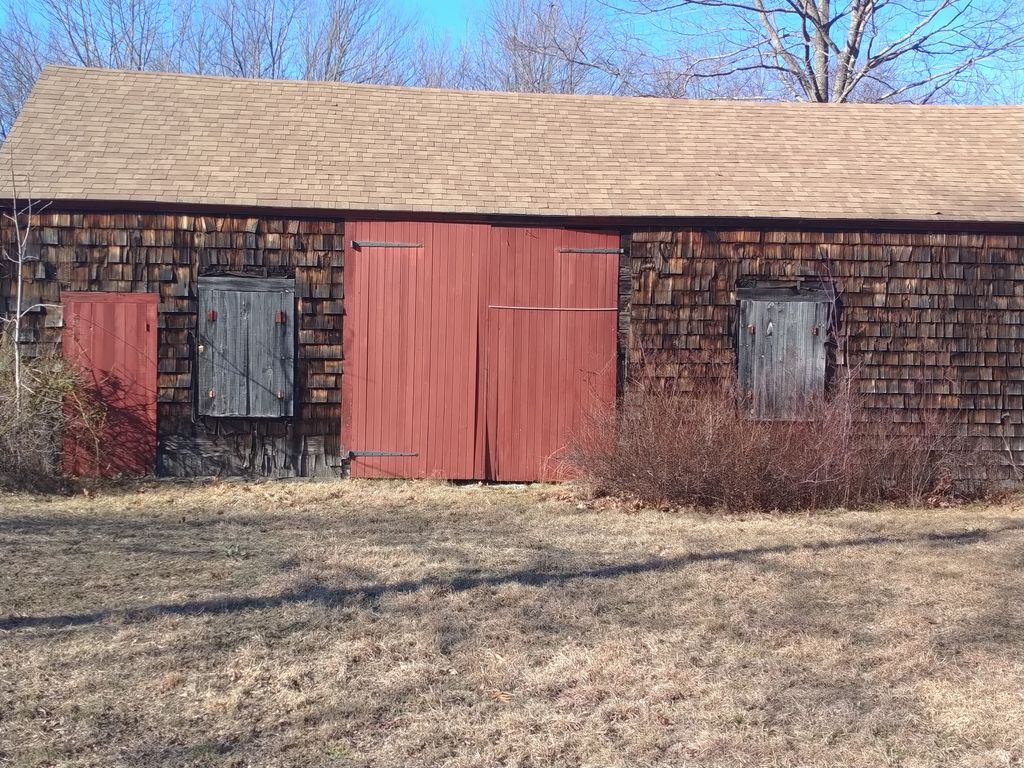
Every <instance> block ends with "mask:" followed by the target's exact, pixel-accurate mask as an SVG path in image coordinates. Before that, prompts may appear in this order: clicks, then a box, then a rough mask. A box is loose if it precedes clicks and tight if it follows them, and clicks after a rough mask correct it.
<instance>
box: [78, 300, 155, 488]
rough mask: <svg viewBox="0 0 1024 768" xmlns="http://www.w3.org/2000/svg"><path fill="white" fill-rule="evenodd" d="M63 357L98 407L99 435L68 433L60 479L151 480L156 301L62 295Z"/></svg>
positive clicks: (84, 432) (153, 452) (153, 439)
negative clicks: (125, 477)
mask: <svg viewBox="0 0 1024 768" xmlns="http://www.w3.org/2000/svg"><path fill="white" fill-rule="evenodd" d="M61 299H62V303H63V305H64V329H63V332H62V347H63V353H64V357H65V358H66V359H67V360H68V362H69V363H71V364H72V365H73V366H75V367H77V368H78V369H79V370H80V371H81V373H82V376H83V379H84V381H85V382H86V384H87V386H88V389H89V390H90V393H89V394H90V396H91V397H92V398H93V399H94V400H95V401H96V402H97V403H98V404H99V405H101V406H102V409H103V411H104V413H105V418H104V421H103V424H102V426H101V428H100V429H99V430H98V431H97V432H93V431H92V430H81V429H79V430H69V432H68V433H67V434H66V435H65V442H64V471H65V473H66V474H69V475H74V476H84V477H112V476H116V475H121V474H126V475H148V474H152V472H153V469H154V464H155V460H156V394H157V390H156V373H157V365H156V357H157V344H156V327H157V311H156V309H157V301H158V298H157V295H156V294H151V293H98V292H97V293H70V292H69V293H64V294H63V295H62V297H61Z"/></svg>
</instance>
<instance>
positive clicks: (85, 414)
mask: <svg viewBox="0 0 1024 768" xmlns="http://www.w3.org/2000/svg"><path fill="white" fill-rule="evenodd" d="M20 390H21V391H20V397H19V396H18V387H16V386H15V376H14V355H13V349H12V342H11V340H10V338H9V337H8V336H3V337H0V486H2V487H6V488H24V489H33V490H48V489H54V488H56V487H59V486H61V485H62V484H63V482H64V481H63V478H62V474H61V456H62V446H63V438H64V436H65V434H69V433H71V434H73V435H74V438H75V439H76V440H78V441H79V442H80V443H84V444H86V445H88V444H89V442H90V440H92V441H93V442H95V437H96V436H97V435H98V434H99V432H100V431H101V429H102V424H103V420H104V417H105V415H104V412H103V409H102V408H101V407H99V406H98V405H97V404H96V399H95V397H93V396H92V394H91V390H90V388H89V386H88V385H87V383H86V382H85V381H84V380H83V379H82V377H81V375H80V374H79V373H78V372H77V371H75V370H74V369H73V368H72V367H71V366H69V365H68V364H67V363H66V362H65V361H64V360H63V358H61V357H60V356H59V355H57V354H56V353H54V354H47V355H42V356H39V357H33V358H23V359H22V366H21V387H20ZM97 447H98V444H97Z"/></svg>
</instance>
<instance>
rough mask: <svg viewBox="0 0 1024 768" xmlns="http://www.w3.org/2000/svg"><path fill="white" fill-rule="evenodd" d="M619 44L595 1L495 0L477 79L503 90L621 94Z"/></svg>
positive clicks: (480, 56)
mask: <svg viewBox="0 0 1024 768" xmlns="http://www.w3.org/2000/svg"><path fill="white" fill-rule="evenodd" d="M617 42H618V41H617V40H616V36H615V34H614V32H613V24H612V22H611V20H610V18H609V17H608V15H607V13H605V9H604V8H603V7H602V6H599V5H597V4H596V3H595V2H591V0H562V1H559V0H492V3H491V6H490V8H489V10H488V15H487V20H486V25H485V28H484V31H483V34H482V36H481V39H480V41H479V49H478V63H477V71H478V74H477V80H478V82H479V85H480V86H481V87H484V88H488V89H493V90H502V91H528V92H544V93H618V92H621V91H623V90H624V83H625V81H626V79H627V78H626V77H625V75H624V71H623V70H624V66H623V63H622V62H621V61H619V60H618V57H617V56H616V55H615V54H616V53H617V49H616V45H617Z"/></svg>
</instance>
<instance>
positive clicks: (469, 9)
mask: <svg viewBox="0 0 1024 768" xmlns="http://www.w3.org/2000/svg"><path fill="white" fill-rule="evenodd" d="M400 4H401V5H402V6H403V7H405V8H407V9H409V10H410V11H412V12H413V13H415V14H416V15H417V16H418V17H419V20H420V22H421V24H422V25H423V26H424V27H425V28H427V29H430V30H431V31H432V32H436V33H438V34H445V33H448V34H449V35H451V37H452V39H459V38H461V37H462V35H463V34H464V33H465V31H466V25H467V23H468V21H469V20H470V19H473V18H480V17H481V16H482V15H483V12H484V10H485V9H486V7H487V0H400Z"/></svg>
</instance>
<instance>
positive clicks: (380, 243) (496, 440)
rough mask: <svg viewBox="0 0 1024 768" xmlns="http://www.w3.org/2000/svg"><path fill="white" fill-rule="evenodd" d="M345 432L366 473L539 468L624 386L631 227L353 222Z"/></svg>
mask: <svg viewBox="0 0 1024 768" xmlns="http://www.w3.org/2000/svg"><path fill="white" fill-rule="evenodd" d="M347 230H348V233H349V235H350V239H351V241H352V244H351V245H352V247H351V249H350V250H349V252H348V256H347V259H346V264H345V284H346V296H345V303H346V318H345V338H344V345H345V371H344V380H343V382H344V383H343V386H344V389H345V392H344V394H343V398H342V400H343V423H342V441H343V444H344V445H345V448H346V449H347V450H350V451H351V452H352V456H353V459H352V463H351V472H352V475H353V476H356V477H444V478H449V479H492V480H524V481H526V480H541V479H558V478H560V477H562V476H563V471H562V467H561V465H560V463H559V454H560V452H561V451H562V450H564V448H565V446H566V443H567V442H568V440H569V438H570V436H571V435H572V433H573V431H574V430H576V429H578V428H579V427H580V426H581V425H582V423H583V419H585V418H586V416H587V414H588V413H589V412H590V410H591V409H593V408H602V407H608V406H610V405H611V403H612V402H613V401H614V397H615V376H616V371H615V358H616V317H617V312H616V301H617V290H616V286H617V275H618V238H617V236H616V235H614V234H612V233H604V232H590V231H579V230H565V229H554V228H537V227H528V228H527V227H491V226H488V225H483V224H449V223H443V224H442V223H431V222H386V221H377V222H350V223H349V224H348V225H347Z"/></svg>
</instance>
